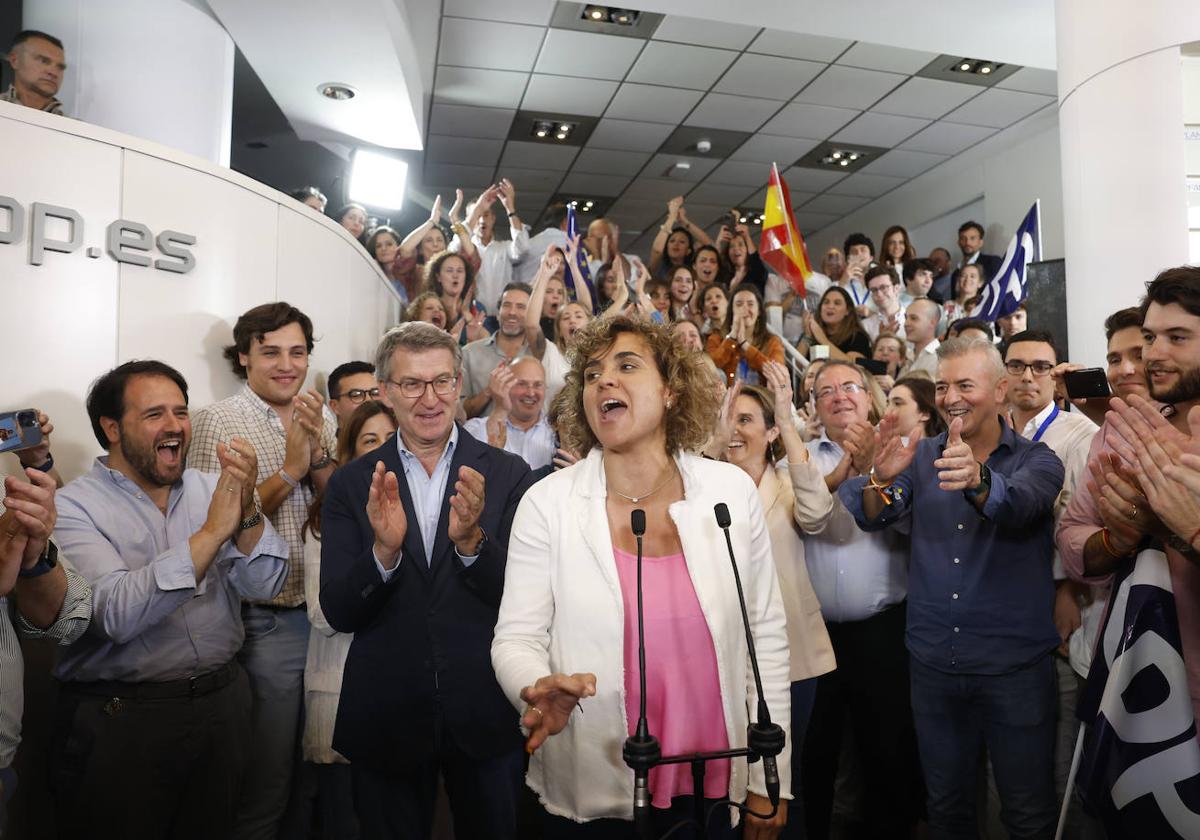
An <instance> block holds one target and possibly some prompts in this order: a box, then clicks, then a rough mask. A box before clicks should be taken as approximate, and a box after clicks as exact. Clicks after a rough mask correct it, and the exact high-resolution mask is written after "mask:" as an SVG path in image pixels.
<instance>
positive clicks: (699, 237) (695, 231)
mask: <svg viewBox="0 0 1200 840" xmlns="http://www.w3.org/2000/svg"><path fill="white" fill-rule="evenodd" d="M679 223H680V224H681V225H683V226H684V227H685V228H687V232H688V233H690V234H691V235H692V242H693V244H694V245H711V244H712V243H713V241H712V237H711V236H709V235H708V234H707V233H706V232H705V230H704V228H702V227H700V226H699V225H698V224H696V223H695V222H693V221H692V220H691V219H689V218H688V217H687V208H685V207H683V206H680V208H679ZM668 235H670V233H669V232H668ZM753 247H754V246H751V248H753Z"/></svg>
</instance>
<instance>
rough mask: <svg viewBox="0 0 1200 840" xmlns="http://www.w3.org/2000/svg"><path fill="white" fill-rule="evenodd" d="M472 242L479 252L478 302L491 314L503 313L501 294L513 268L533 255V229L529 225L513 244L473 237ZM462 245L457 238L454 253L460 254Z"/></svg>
mask: <svg viewBox="0 0 1200 840" xmlns="http://www.w3.org/2000/svg"><path fill="white" fill-rule="evenodd" d="M471 241H472V242H474V243H475V247H476V248H477V249H478V250H479V260H480V263H479V273H478V274H477V276H476V278H475V299H476V300H477V301H479V302H480V303H482V304H483V308H484V309H486V310H487V311H488V312H499V311H500V294H501V293H502V292H503V291H504V287H505V286H507V285H508V284H509V283H511V282H512V280H513V266H514V265H516V264H517V263H518V262H520V261H521V259H522V258H524V256H525V255H526V254H527V253H529V228H528V227H527V226H525V225H522V226H521V229H520V230H518V231H516V232H515V233H514V234H513V238H512V240H511V241H508V240H503V239H493V240H492V241H491V242H489V243H488V244H487V245H484V244H483V242H482V241H481V240H480V239H479V237H478V236H476V235H472V236H471ZM460 248H462V242H460V241H459V239H458V237H457V236H455V237H454V238H453V239H452V240H450V250H451V251H454V252H456V253H457V252H458V250H459V249H460Z"/></svg>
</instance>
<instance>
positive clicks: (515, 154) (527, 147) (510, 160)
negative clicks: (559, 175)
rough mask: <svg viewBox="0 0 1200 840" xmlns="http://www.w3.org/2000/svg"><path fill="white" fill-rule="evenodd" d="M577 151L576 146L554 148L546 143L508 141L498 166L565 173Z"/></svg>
mask: <svg viewBox="0 0 1200 840" xmlns="http://www.w3.org/2000/svg"><path fill="white" fill-rule="evenodd" d="M578 151H579V148H578V147H577V146H554V145H550V144H548V143H526V142H522V141H516V140H510V141H509V142H508V145H507V146H505V147H504V157H503V158H501V159H500V165H501V166H502V167H505V168H507V167H510V166H518V167H526V168H528V169H557V170H560V171H565V170H567V169H570V168H571V161H573V160H575V154H576V153H577V152H578Z"/></svg>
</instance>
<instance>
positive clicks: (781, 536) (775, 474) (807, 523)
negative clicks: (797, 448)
mask: <svg viewBox="0 0 1200 840" xmlns="http://www.w3.org/2000/svg"><path fill="white" fill-rule="evenodd" d="M789 471H790V474H789ZM809 472H816V473H819V472H820V468H819V467H817V465H816V464H815V463H813V462H812V461H808V462H806V463H803V464H792V465H789V466H787V467H779V468H775V467H768V468H767V469H766V471H765V472H764V473H763V475H762V478H761V479H760V480H759V482H758V497H759V500H760V501H761V502H762V507H763V512H764V514H765V515H766V519H767V531H768V532H769V533H770V535H771V552H772V554H773V555H774V557H775V570H776V573H777V574H778V576H779V589H780V592H781V593H782V595H783V612H784V615H786V616H787V636H788V648H789V650H790V652H791V653H790V666H791V667H790V677H791V681H792V682H796V681H798V680H806V679H809V678H810V677H818V676H820V675H821V674H827V673H829V672H830V671H832V670H833V669H834V668H836V667H837V661H836V660H835V659H834V656H833V645H832V644H831V643H830V641H829V633H828V632H827V631H826V630H825V619H824V617H822V615H821V603H820V602H819V601H818V600H817V594H816V593H815V592H813V588H812V583H811V582H810V581H809V579H808V566H807V565H806V564H805V562H804V539H803V536H804V533H805V532H809V533H812V532H816V531H820V530H821V529H823V528H824V527H825V523H826V522H827V521H828V520H829V517H830V516H831V515H832V514H833V508H834V504H833V502H834V499H833V494H831V493H830V492H829V490H828V489H826V487H825V480H824V478H823V477H821V476H820V475H817V476H816V480H813V478H814V477H813V476H811V475H807V476H806V473H809ZM795 488H800V489H801V492H800V493H797V492H796V489H795ZM804 488H813V489H811V490H805V489H804Z"/></svg>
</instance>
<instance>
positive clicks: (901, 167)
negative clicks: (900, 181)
mask: <svg viewBox="0 0 1200 840" xmlns="http://www.w3.org/2000/svg"><path fill="white" fill-rule="evenodd" d="M937 125H938V124H937V123H934V124H933V125H932V126H930V127H929V128H927V129H925V131H931V130H932V129H934V128H936V127H937ZM922 133H924V132H922ZM920 136H921V135H920V134H918V135H917V137H920ZM944 160H946V156H945V155H935V154H930V153H928V152H913V151H909V150H908V149H892V150H891V151H888V152H885V153H884V154H883V155H881V156H880V157H879V158H878V159H877V160H873V161H871V162H870V163H868V164H867V165H866V166H864V167H863V168H862V170H860V171H862V172H865V173H868V174H872V175H892V176H895V177H897V178H915V177H917V176H918V175H920V174H921V173H922V172H927V171H928V170H930V169H932V168H933V167H935V166H937V165H938V164H939V163H941V162H942V161H944Z"/></svg>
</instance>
